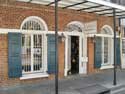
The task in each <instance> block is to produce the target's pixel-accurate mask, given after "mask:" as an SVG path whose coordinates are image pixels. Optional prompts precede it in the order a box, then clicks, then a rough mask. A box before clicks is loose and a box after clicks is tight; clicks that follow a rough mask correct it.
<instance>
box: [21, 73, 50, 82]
mask: <svg viewBox="0 0 125 94" xmlns="http://www.w3.org/2000/svg"><path fill="white" fill-rule="evenodd" d="M43 77H49V74H47V73H32V74H25V75H23V76H22V77H20V80H26V79H33V78H43Z"/></svg>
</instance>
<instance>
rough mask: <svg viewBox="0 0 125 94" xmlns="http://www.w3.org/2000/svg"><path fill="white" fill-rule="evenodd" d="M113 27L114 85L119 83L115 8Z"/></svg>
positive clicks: (114, 11)
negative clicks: (117, 76)
mask: <svg viewBox="0 0 125 94" xmlns="http://www.w3.org/2000/svg"><path fill="white" fill-rule="evenodd" d="M113 25H114V26H113V28H114V79H113V85H117V78H116V10H115V8H113Z"/></svg>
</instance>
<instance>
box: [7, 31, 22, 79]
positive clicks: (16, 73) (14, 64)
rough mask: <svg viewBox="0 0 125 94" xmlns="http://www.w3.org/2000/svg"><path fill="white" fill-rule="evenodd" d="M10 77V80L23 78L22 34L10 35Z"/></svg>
mask: <svg viewBox="0 0 125 94" xmlns="http://www.w3.org/2000/svg"><path fill="white" fill-rule="evenodd" d="M8 75H9V78H18V77H21V76H22V67H21V33H8Z"/></svg>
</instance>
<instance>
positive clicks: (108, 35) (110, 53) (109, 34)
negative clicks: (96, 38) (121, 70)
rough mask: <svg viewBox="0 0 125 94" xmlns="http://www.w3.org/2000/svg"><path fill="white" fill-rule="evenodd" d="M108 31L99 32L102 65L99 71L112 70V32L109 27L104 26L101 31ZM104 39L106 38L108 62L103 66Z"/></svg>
mask: <svg viewBox="0 0 125 94" xmlns="http://www.w3.org/2000/svg"><path fill="white" fill-rule="evenodd" d="M103 29H108V32H107V33H104V32H101V37H102V64H101V68H100V69H108V68H113V50H114V48H113V35H114V33H113V30H112V28H111V26H109V25H104V26H103V27H102V29H101V31H103ZM104 37H106V38H108V48H109V49H108V62H107V63H105V64H104Z"/></svg>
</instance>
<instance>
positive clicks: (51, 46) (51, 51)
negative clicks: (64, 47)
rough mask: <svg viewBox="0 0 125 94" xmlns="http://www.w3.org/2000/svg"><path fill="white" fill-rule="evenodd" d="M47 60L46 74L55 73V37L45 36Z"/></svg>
mask: <svg viewBox="0 0 125 94" xmlns="http://www.w3.org/2000/svg"><path fill="white" fill-rule="evenodd" d="M47 37H48V38H47V43H48V44H47V60H48V73H49V74H53V73H55V64H56V61H55V57H56V54H55V53H56V49H55V35H48V36H47Z"/></svg>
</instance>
